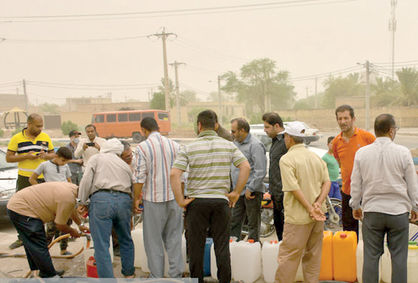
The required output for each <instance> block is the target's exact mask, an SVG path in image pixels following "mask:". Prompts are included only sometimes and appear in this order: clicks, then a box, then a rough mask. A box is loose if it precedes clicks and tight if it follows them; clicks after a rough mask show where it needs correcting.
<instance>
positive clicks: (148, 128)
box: [141, 117, 160, 138]
mask: <svg viewBox="0 0 418 283" xmlns="http://www.w3.org/2000/svg"><path fill="white" fill-rule="evenodd" d="M159 129H160V127H158V123H157V121H155V119H154V118H152V117H145V118H144V119H142V121H141V130H142V133H143V134H144V136H145V137H146V138H148V136H149V135H150V134H151V133H152V132H157V131H158V130H159Z"/></svg>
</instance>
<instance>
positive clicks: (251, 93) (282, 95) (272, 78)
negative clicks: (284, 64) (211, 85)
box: [221, 58, 296, 115]
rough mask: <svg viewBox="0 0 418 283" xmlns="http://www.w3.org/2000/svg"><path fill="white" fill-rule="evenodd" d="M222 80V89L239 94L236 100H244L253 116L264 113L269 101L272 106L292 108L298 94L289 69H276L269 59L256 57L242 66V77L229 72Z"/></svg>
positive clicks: (273, 107)
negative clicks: (290, 78)
mask: <svg viewBox="0 0 418 283" xmlns="http://www.w3.org/2000/svg"><path fill="white" fill-rule="evenodd" d="M221 79H222V81H223V82H224V85H223V87H222V90H223V91H225V92H226V93H229V94H233V95H234V94H236V100H237V101H238V102H241V103H245V105H246V110H247V113H249V114H250V115H251V113H264V112H265V110H266V104H267V103H269V102H271V108H272V109H286V108H289V107H290V106H291V105H292V104H293V102H294V97H295V95H296V93H295V92H294V87H293V85H291V84H290V82H289V79H288V72H283V71H277V69H276V62H275V61H273V60H271V59H269V58H262V59H256V60H253V61H251V62H249V63H247V64H245V65H243V66H242V67H241V70H240V77H238V75H237V74H235V73H234V72H231V71H230V72H227V73H225V74H223V75H222V76H221ZM249 102H251V103H249Z"/></svg>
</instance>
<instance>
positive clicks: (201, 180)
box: [170, 110, 250, 283]
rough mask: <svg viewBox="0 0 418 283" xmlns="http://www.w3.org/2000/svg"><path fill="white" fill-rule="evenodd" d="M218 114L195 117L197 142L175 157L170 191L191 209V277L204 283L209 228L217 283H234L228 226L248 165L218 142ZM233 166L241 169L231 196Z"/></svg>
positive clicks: (229, 145) (225, 143) (188, 212)
mask: <svg viewBox="0 0 418 283" xmlns="http://www.w3.org/2000/svg"><path fill="white" fill-rule="evenodd" d="M216 121H217V118H216V113H215V112H213V111H212V110H205V111H202V112H200V113H199V115H198V116H197V128H198V133H199V136H198V139H197V140H196V141H195V142H193V143H191V144H189V145H187V146H186V147H185V148H184V149H183V150H181V151H180V153H179V154H178V156H177V159H176V161H175V163H174V165H173V168H172V169H171V174H170V178H171V188H172V190H173V192H174V196H175V198H176V201H177V203H178V205H179V206H181V207H187V210H186V224H187V227H188V229H189V231H188V233H189V237H188V241H189V243H188V248H189V251H188V254H189V256H190V262H189V267H190V275H191V277H192V278H198V279H199V283H201V282H203V254H204V248H205V244H204V243H205V240H206V235H207V230H208V228H209V229H210V231H211V232H212V237H213V241H214V245H215V255H216V263H217V267H218V279H219V282H225V283H226V282H230V281H231V261H230V253H229V224H230V218H231V211H230V209H229V207H233V206H234V205H235V203H236V202H237V200H238V198H239V196H240V193H241V191H242V190H243V188H244V186H245V184H246V182H247V179H248V176H249V173H250V165H249V163H248V161H247V159H246V158H245V156H244V155H243V154H242V153H241V151H240V150H239V149H238V148H237V147H236V146H235V145H234V144H233V143H232V142H229V141H227V140H225V139H223V138H221V137H219V136H218V135H217V134H216V132H215V128H216V126H217V122H216ZM231 164H234V165H235V166H236V167H238V168H239V169H240V172H239V176H238V181H237V184H236V186H235V188H233V191H232V192H230V187H231V181H230V177H229V176H230V172H231V168H230V167H231ZM187 168H188V180H187V198H186V199H185V198H184V194H183V191H182V189H181V180H180V178H181V175H182V174H183V172H185V171H186V169H187Z"/></svg>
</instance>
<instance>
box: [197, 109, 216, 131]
mask: <svg viewBox="0 0 418 283" xmlns="http://www.w3.org/2000/svg"><path fill="white" fill-rule="evenodd" d="M217 123H218V117H217V116H216V113H215V112H214V111H212V110H205V111H202V112H200V113H199V114H198V115H197V132H198V133H200V132H202V131H204V130H213V131H214V130H216V128H215V127H216V126H217Z"/></svg>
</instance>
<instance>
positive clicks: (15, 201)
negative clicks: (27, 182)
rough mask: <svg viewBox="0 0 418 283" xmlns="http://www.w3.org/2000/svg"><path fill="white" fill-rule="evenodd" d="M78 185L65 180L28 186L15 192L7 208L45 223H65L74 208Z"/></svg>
mask: <svg viewBox="0 0 418 283" xmlns="http://www.w3.org/2000/svg"><path fill="white" fill-rule="evenodd" d="M76 197H77V186H76V185H74V184H71V183H68V182H66V183H64V182H49V183H42V184H38V185H34V186H30V187H27V188H26V189H24V190H21V191H18V192H17V193H15V194H14V195H13V196H12V197H11V198H10V200H9V202H8V203H7V208H8V209H10V210H12V211H14V212H16V213H19V214H21V215H24V216H29V217H33V218H38V219H41V220H42V221H43V222H44V223H47V222H55V223H57V224H61V225H65V224H66V223H67V221H68V219H69V218H70V217H71V214H72V212H73V210H74V207H75V204H76Z"/></svg>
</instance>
